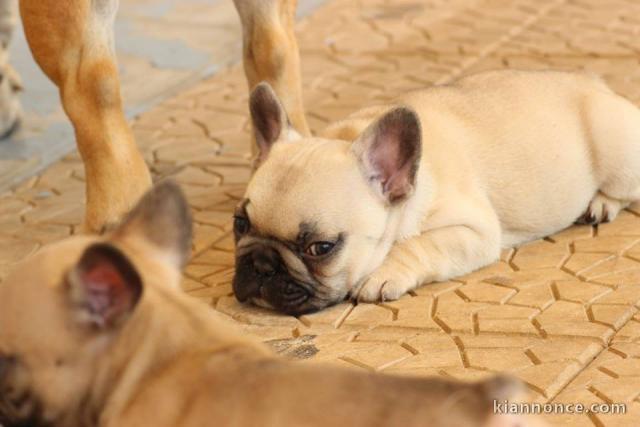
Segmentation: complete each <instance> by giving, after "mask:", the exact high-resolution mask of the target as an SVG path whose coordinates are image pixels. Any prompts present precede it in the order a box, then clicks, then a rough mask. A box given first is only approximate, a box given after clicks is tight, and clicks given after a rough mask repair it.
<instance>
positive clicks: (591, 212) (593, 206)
mask: <svg viewBox="0 0 640 427" xmlns="http://www.w3.org/2000/svg"><path fill="white" fill-rule="evenodd" d="M630 203H631V202H629V201H623V200H617V199H613V198H611V197H609V196H607V195H606V194H603V193H601V192H598V194H596V195H595V197H594V198H593V200H591V202H590V203H589V207H588V208H587V210H586V211H585V213H584V214H582V215H581V216H580V218H578V219H577V220H576V224H588V225H595V224H600V223H603V222H610V221H613V220H614V219H615V217H616V216H618V213H619V212H620V211H621V210H622V209H624V208H626V207H627V206H629V204H630Z"/></svg>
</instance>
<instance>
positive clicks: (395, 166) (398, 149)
mask: <svg viewBox="0 0 640 427" xmlns="http://www.w3.org/2000/svg"><path fill="white" fill-rule="evenodd" d="M352 150H353V152H354V154H355V155H356V156H357V158H358V160H359V162H360V165H361V167H362V170H363V172H364V174H365V176H366V179H367V180H368V181H369V182H371V183H372V184H373V185H374V186H375V188H376V189H377V190H378V191H380V193H381V194H382V195H383V196H384V197H385V198H386V200H388V201H389V202H390V203H393V202H397V201H400V200H403V199H404V198H406V197H407V196H408V195H409V194H411V192H412V191H413V188H414V185H415V181H416V175H417V173H418V166H419V162H420V154H421V150H422V132H421V128H420V120H419V119H418V115H417V114H416V113H415V111H413V110H412V109H410V108H407V107H398V108H395V109H393V110H391V111H389V112H387V113H386V114H385V115H384V116H382V117H381V118H380V119H378V120H377V121H376V122H374V123H373V124H371V125H370V126H369V127H368V128H367V129H365V131H364V132H363V133H362V135H361V136H360V137H359V138H358V139H357V140H356V141H355V142H354V144H353V146H352Z"/></svg>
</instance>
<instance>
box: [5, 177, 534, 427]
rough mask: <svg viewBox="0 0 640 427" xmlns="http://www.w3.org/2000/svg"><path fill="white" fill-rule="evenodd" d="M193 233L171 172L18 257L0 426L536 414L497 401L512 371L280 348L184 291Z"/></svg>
mask: <svg viewBox="0 0 640 427" xmlns="http://www.w3.org/2000/svg"><path fill="white" fill-rule="evenodd" d="M190 238H191V220H190V215H189V210H188V207H187V204H186V201H185V199H184V197H183V195H182V193H181V191H180V189H179V188H178V187H177V185H175V184H174V183H171V182H163V183H161V184H159V185H157V186H156V187H155V188H153V189H152V190H151V191H150V192H149V193H148V194H147V195H146V196H145V197H144V198H143V199H142V200H141V201H140V203H139V204H138V205H137V207H136V208H135V209H134V210H133V211H132V212H131V214H130V215H129V216H128V218H127V219H125V221H124V222H123V223H122V225H121V226H120V227H119V228H117V229H116V230H115V231H114V232H113V233H111V234H110V235H107V236H104V237H95V236H91V237H89V236H77V237H72V238H70V239H67V240H64V241H62V242H59V243H57V244H54V245H51V246H49V247H47V248H45V249H44V250H42V251H40V252H39V253H38V254H37V255H35V256H33V257H31V258H30V259H28V260H26V261H25V262H24V263H23V264H22V265H21V266H20V267H18V268H17V269H16V270H15V271H14V272H13V274H12V275H10V276H9V278H8V279H7V280H6V281H5V282H4V283H2V284H1V285H0V425H3V426H4V427H17V426H29V427H39V426H52V427H66V426H68V427H83V426H105V427H106V426H109V427H111V426H117V427H133V426H137V427H140V426H154V427H163V426H167V427H168V426H171V427H179V426H180V427H181V426H185V427H186V426H205V425H218V426H257V425H260V426H321V425H322V426H325V425H352V426H371V425H390V426H403V427H406V426H418V425H419V426H432V427H439V426H452V427H453V426H456V427H459V426H516V425H517V426H520V427H522V426H525V425H526V426H532V425H534V424H533V422H534V421H535V420H524V419H519V418H518V419H516V418H515V417H512V416H504V415H494V414H493V413H492V410H493V400H494V399H496V400H499V401H502V400H503V399H508V398H510V397H511V396H512V394H513V393H515V392H518V389H519V383H518V382H516V381H515V380H512V379H508V378H504V377H496V378H493V379H489V380H487V381H484V382H479V383H473V384H468V383H461V382H454V381H449V380H444V379H435V378H434V379H418V378H403V377H393V376H386V375H380V374H373V373H362V372H356V371H352V370H348V369H340V368H335V367H321V366H318V365H315V364H312V363H296V362H292V361H288V360H285V359H281V358H278V357H276V356H274V355H272V354H271V353H270V352H269V351H268V350H267V349H265V348H264V347H263V346H262V345H260V344H258V343H255V342H252V341H250V340H249V339H247V338H245V337H243V336H242V335H240V334H239V333H236V332H234V331H233V327H232V326H231V325H228V324H225V323H224V321H223V320H221V319H219V318H218V317H217V316H218V315H216V314H215V312H214V311H213V310H211V309H210V308H209V307H207V306H206V305H204V304H200V303H199V302H197V301H195V300H193V299H191V298H190V297H188V296H187V295H185V294H183V293H182V292H181V291H180V289H179V281H180V270H181V268H182V267H184V265H185V263H186V261H187V258H188V254H189V247H190ZM536 425H539V424H536Z"/></svg>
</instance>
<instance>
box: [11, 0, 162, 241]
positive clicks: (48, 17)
mask: <svg viewBox="0 0 640 427" xmlns="http://www.w3.org/2000/svg"><path fill="white" fill-rule="evenodd" d="M117 8H118V0H21V1H20V12H21V14H22V20H23V22H24V27H25V33H26V35H27V40H28V41H29V45H30V47H31V50H32V52H33V55H34V57H35V59H36V61H37V62H38V64H39V65H40V67H41V68H42V70H43V71H44V72H45V74H46V75H47V76H49V78H50V79H51V80H52V81H53V82H54V83H55V84H56V85H57V86H58V88H59V89H60V96H61V98H62V104H63V106H64V109H65V111H66V113H67V115H68V116H69V118H70V119H71V122H72V123H73V126H74V128H75V133H76V140H77V144H78V150H79V151H80V154H81V156H82V159H83V160H84V164H85V175H86V191H87V206H86V216H85V227H86V228H87V229H88V230H89V231H100V230H102V229H103V228H104V227H105V226H108V225H110V224H112V223H114V222H117V221H118V220H119V219H120V218H121V216H122V215H123V214H124V213H126V212H127V211H128V210H129V209H130V208H131V207H132V206H133V205H134V204H135V203H136V202H137V200H138V198H139V197H140V196H141V195H142V194H143V193H144V192H145V190H146V189H147V188H148V187H149V185H150V183H151V179H150V175H149V170H148V169H147V166H146V164H145V162H144V160H143V158H142V155H141V154H140V152H139V151H138V148H137V147H136V144H135V141H134V138H133V134H132V132H131V129H130V128H129V125H128V124H127V121H126V119H125V117H124V113H123V111H122V101H121V99H120V82H119V80H118V69H117V66H116V58H115V52H114V43H113V20H114V18H115V14H116V10H117Z"/></svg>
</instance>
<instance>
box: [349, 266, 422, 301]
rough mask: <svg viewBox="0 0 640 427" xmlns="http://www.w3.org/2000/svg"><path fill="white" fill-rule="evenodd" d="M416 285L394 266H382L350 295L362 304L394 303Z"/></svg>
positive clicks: (415, 281)
mask: <svg viewBox="0 0 640 427" xmlns="http://www.w3.org/2000/svg"><path fill="white" fill-rule="evenodd" d="M417 285H418V282H417V280H416V279H415V277H413V275H412V274H410V273H408V272H404V271H403V269H402V267H400V266H396V265H382V266H381V267H379V268H378V269H377V270H375V271H374V272H373V273H371V275H370V276H369V278H368V279H366V280H365V281H364V283H363V284H362V285H361V286H360V288H358V289H357V290H356V291H355V292H354V293H353V295H352V297H353V299H355V300H357V301H362V302H378V301H382V302H384V301H395V300H397V299H398V298H400V297H401V296H402V295H404V294H406V293H407V292H409V291H410V290H412V289H415V288H416V286H417Z"/></svg>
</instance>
